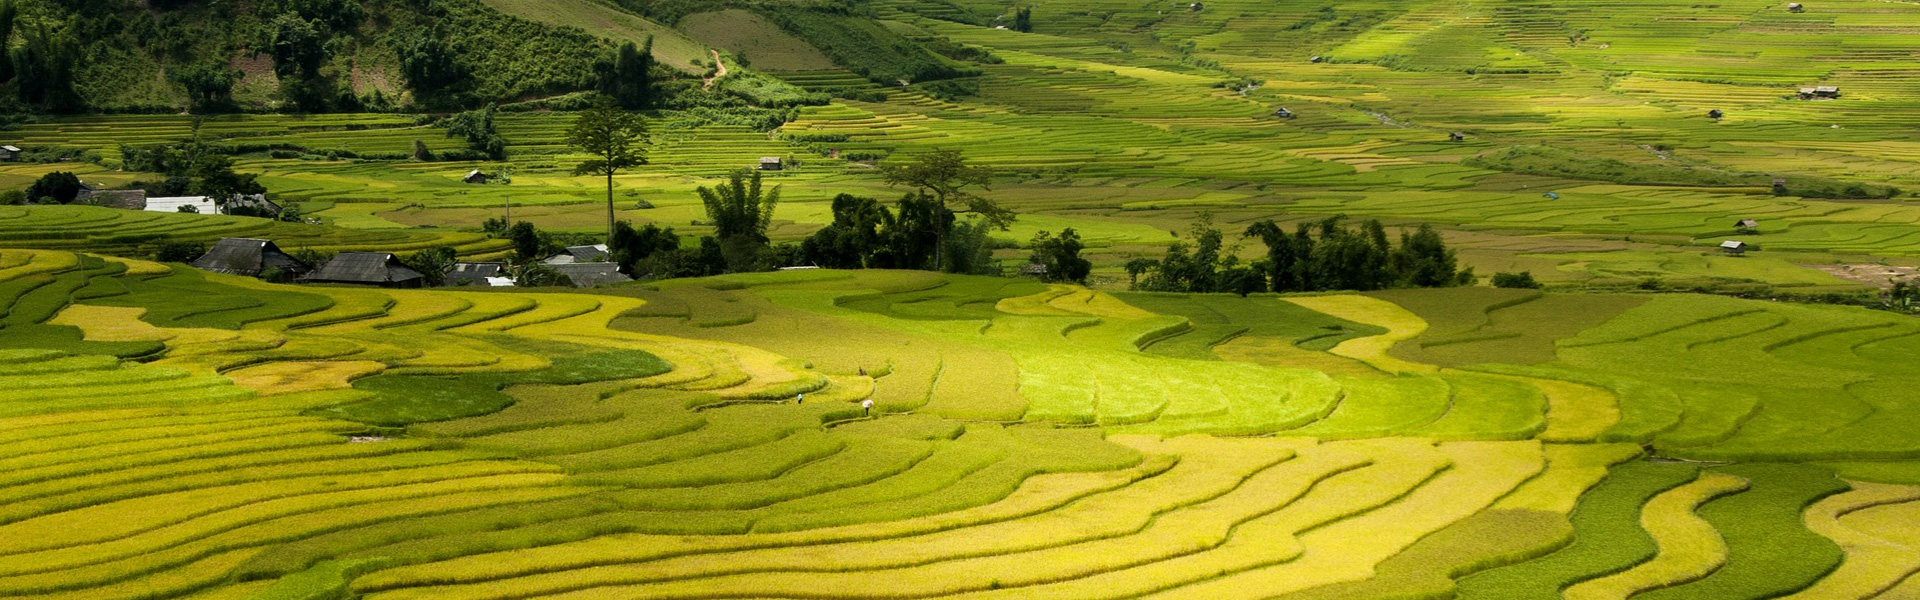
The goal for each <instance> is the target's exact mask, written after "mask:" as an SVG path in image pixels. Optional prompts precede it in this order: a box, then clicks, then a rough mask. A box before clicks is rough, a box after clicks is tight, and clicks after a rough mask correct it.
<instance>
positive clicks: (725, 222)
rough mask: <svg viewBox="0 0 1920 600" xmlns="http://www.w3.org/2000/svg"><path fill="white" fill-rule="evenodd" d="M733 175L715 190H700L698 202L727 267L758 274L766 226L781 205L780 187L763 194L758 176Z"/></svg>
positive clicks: (746, 174)
mask: <svg viewBox="0 0 1920 600" xmlns="http://www.w3.org/2000/svg"><path fill="white" fill-rule="evenodd" d="M748 173H749V171H747V170H746V169H741V170H739V171H734V172H733V174H732V175H729V176H728V177H727V182H726V183H725V184H722V185H720V186H719V187H718V188H717V189H713V188H708V187H706V186H701V187H700V188H699V189H698V190H696V191H698V192H699V194H700V202H701V203H702V204H704V205H705V206H706V208H707V218H708V219H710V220H712V221H713V234H714V237H716V238H718V241H719V242H720V247H721V248H722V249H724V250H725V251H726V257H727V266H728V268H730V269H732V270H734V271H750V270H758V268H759V262H760V258H761V253H762V251H763V250H765V249H766V247H767V241H768V239H767V225H768V224H770V223H771V222H772V221H773V207H774V205H776V204H778V203H779V202H780V187H779V186H774V188H773V189H772V190H762V189H761V187H760V172H759V171H752V172H751V173H752V179H751V180H749V179H748Z"/></svg>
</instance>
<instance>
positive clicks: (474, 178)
mask: <svg viewBox="0 0 1920 600" xmlns="http://www.w3.org/2000/svg"><path fill="white" fill-rule="evenodd" d="M487 179H489V177H488V176H487V174H486V173H481V172H480V170H479V169H474V170H472V171H468V172H467V176H466V177H461V178H460V182H461V183H486V182H487Z"/></svg>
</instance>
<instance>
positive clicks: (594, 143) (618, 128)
mask: <svg viewBox="0 0 1920 600" xmlns="http://www.w3.org/2000/svg"><path fill="white" fill-rule="evenodd" d="M646 143H647V125H646V123H645V122H643V121H641V120H640V116H639V115H636V114H633V113H630V112H627V111H625V110H621V109H620V107H619V106H617V105H615V104H614V103H613V99H612V98H605V97H603V98H602V99H601V102H600V104H599V105H597V106H595V107H593V108H591V109H588V110H586V111H583V112H581V113H580V117H579V118H577V119H574V121H573V128H572V129H569V130H567V144H569V145H572V146H573V147H575V148H579V149H580V151H582V152H586V153H587V154H592V155H593V158H592V159H589V160H587V161H586V162H582V163H580V165H579V166H576V167H574V168H573V174H574V175H604V176H606V178H607V238H608V239H612V238H613V231H614V227H613V226H614V218H613V176H614V174H616V173H619V172H620V171H621V170H622V169H630V168H633V167H637V166H640V165H644V164H647V148H646Z"/></svg>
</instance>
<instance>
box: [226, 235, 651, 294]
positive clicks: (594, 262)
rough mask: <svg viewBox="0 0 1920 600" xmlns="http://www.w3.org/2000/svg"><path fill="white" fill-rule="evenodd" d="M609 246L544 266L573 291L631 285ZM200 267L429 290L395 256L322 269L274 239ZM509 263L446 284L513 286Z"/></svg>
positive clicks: (465, 268) (244, 242)
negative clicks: (611, 260)
mask: <svg viewBox="0 0 1920 600" xmlns="http://www.w3.org/2000/svg"><path fill="white" fill-rule="evenodd" d="M608 258H610V257H609V256H608V254H607V247H606V245H604V244H595V245H592V246H573V247H569V248H567V249H566V250H563V251H561V252H560V253H559V254H555V255H553V256H549V257H547V258H546V259H544V260H541V261H540V266H541V267H544V268H547V269H552V270H553V271H555V272H557V273H559V274H561V275H565V276H567V279H569V280H571V281H572V282H573V285H574V287H593V286H596V285H600V284H605V283H618V282H621V281H632V280H633V278H631V277H628V276H626V275H625V274H623V273H621V272H620V270H619V265H616V264H614V263H611V262H607V259H608ZM190 264H192V265H193V266H194V267H195V268H198V269H202V270H206V271H212V272H215V273H228V274H232V275H243V276H247V277H260V276H261V275H262V274H265V273H268V272H270V271H273V272H279V273H281V274H282V275H283V276H285V277H290V278H292V279H293V280H294V281H297V282H300V283H344V284H355V285H372V286H378V287H386V288H419V287H426V286H427V277H426V275H424V274H422V273H420V272H419V271H416V270H414V269H413V268H412V267H409V266H407V265H406V264H405V263H402V262H401V261H400V258H399V257H397V256H394V254H393V253H391V252H341V253H339V254H335V255H334V256H333V258H331V259H328V260H327V261H326V262H323V263H320V264H319V265H317V266H316V265H311V264H307V263H306V261H302V260H300V259H299V258H296V257H294V256H293V255H291V254H288V253H286V252H284V251H282V250H280V247H279V246H276V245H274V243H273V241H271V240H263V239H256V238H223V239H221V240H220V242H219V243H217V244H214V245H213V248H212V249H210V250H207V252H206V254H202V255H200V257H199V258H196V259H194V260H193V262H192V263H190ZM510 273H511V272H510V271H509V269H508V265H507V263H504V262H457V263H453V264H452V265H450V266H448V267H447V271H446V272H445V273H444V274H443V276H444V279H443V281H444V283H443V284H442V285H447V286H469V287H512V286H513V285H514V278H513V277H512V276H511V274H510Z"/></svg>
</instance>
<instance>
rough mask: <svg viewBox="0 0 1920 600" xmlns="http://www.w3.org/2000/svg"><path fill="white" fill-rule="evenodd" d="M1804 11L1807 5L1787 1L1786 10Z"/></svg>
mask: <svg viewBox="0 0 1920 600" xmlns="http://www.w3.org/2000/svg"><path fill="white" fill-rule="evenodd" d="M1806 11H1807V7H1804V6H1801V5H1800V3H1799V2H1788V3H1787V12H1806Z"/></svg>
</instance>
